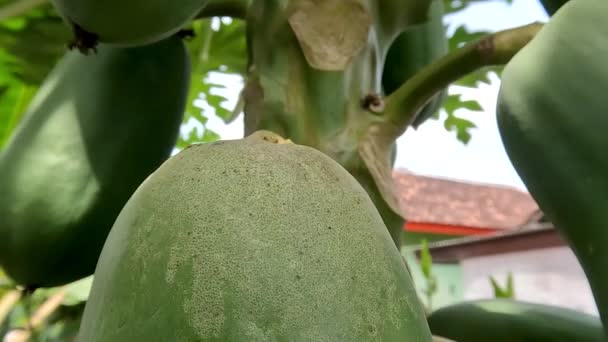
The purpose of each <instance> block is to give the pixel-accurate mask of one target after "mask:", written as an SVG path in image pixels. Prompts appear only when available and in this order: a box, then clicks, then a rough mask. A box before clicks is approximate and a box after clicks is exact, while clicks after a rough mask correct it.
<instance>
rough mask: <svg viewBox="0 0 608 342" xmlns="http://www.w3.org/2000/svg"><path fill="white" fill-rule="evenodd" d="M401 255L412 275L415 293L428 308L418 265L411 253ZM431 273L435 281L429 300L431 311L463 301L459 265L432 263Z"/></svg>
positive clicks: (424, 283) (423, 279)
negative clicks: (432, 293)
mask: <svg viewBox="0 0 608 342" xmlns="http://www.w3.org/2000/svg"><path fill="white" fill-rule="evenodd" d="M403 255H404V256H405V260H406V262H407V265H408V267H409V269H410V272H411V274H412V278H413V280H414V285H415V287H416V292H417V293H418V296H419V297H420V299H421V300H422V302H423V303H424V304H425V305H427V306H428V304H429V303H428V301H427V296H426V295H425V292H424V290H425V288H426V286H427V282H426V279H425V278H424V275H423V274H422V270H421V269H420V264H419V262H418V261H417V260H416V256H415V255H414V254H413V253H406V252H404V253H403ZM431 273H432V274H434V275H435V277H436V279H437V292H436V293H435V295H433V297H432V299H431V308H432V309H433V310H434V309H438V308H440V307H443V306H446V305H449V304H453V303H457V302H461V301H462V300H463V298H464V293H463V287H462V284H463V278H462V268H461V266H460V265H459V264H435V263H434V264H433V266H432V269H431Z"/></svg>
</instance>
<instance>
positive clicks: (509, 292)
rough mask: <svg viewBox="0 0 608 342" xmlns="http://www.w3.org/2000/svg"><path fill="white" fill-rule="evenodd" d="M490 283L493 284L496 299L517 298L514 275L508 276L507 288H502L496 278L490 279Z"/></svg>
mask: <svg viewBox="0 0 608 342" xmlns="http://www.w3.org/2000/svg"><path fill="white" fill-rule="evenodd" d="M490 283H491V284H492V289H493V290H494V297H496V298H507V299H513V298H515V289H514V286H513V275H512V274H511V272H509V274H508V275H507V284H506V286H505V287H502V286H500V284H498V282H497V281H496V279H495V278H494V277H490Z"/></svg>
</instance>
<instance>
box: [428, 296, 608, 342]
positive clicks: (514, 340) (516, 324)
mask: <svg viewBox="0 0 608 342" xmlns="http://www.w3.org/2000/svg"><path fill="white" fill-rule="evenodd" d="M428 322H429V326H430V327H431V331H432V332H433V334H435V335H439V336H442V337H447V338H450V339H453V340H455V341H463V342H487V341H492V342H541V341H542V342H573V341H576V342H605V341H606V340H605V338H604V333H603V330H602V322H601V321H600V320H599V319H598V318H597V317H595V316H591V315H588V314H585V313H582V312H578V311H575V310H571V309H566V308H562V307H555V306H550V305H544V304H536V303H529V302H523V301H518V300H512V299H504V298H500V299H481V300H473V301H466V302H461V303H457V304H453V305H449V306H445V307H442V308H440V309H438V310H436V311H434V312H433V313H432V314H431V315H430V316H429V318H428Z"/></svg>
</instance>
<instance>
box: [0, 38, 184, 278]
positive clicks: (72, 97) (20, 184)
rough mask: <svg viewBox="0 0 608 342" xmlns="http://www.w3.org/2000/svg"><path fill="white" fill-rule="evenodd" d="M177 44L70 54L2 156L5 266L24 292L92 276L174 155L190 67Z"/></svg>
mask: <svg viewBox="0 0 608 342" xmlns="http://www.w3.org/2000/svg"><path fill="white" fill-rule="evenodd" d="M188 58H189V56H188V55H187V51H186V49H185V46H184V44H183V42H182V41H181V40H180V39H179V38H178V37H171V38H169V39H167V40H163V41H161V42H158V43H156V44H153V45H149V46H146V47H138V48H129V49H122V48H120V49H119V48H113V47H110V46H103V45H102V46H100V50H99V52H98V54H97V55H91V56H83V55H82V54H80V53H79V52H76V51H74V52H68V53H67V54H66V55H65V56H64V57H63V58H62V59H61V60H60V62H59V63H58V64H57V66H56V67H55V68H54V69H53V70H52V72H51V73H50V75H49V76H48V77H47V78H46V80H45V81H44V83H43V85H42V86H41V88H40V90H39V91H38V93H37V94H36V96H35V98H34V99H33V101H32V103H31V105H30V107H29V108H28V110H27V112H26V114H25V116H24V119H23V121H22V122H20V124H19V126H18V128H17V131H16V132H15V133H14V135H13V136H12V137H11V138H10V140H9V142H8V144H7V145H6V147H5V149H4V150H3V151H2V153H1V154H0V193H1V194H2V196H0V217H1V218H2V220H0V265H1V266H2V268H4V270H5V271H6V272H7V273H8V274H9V276H10V277H11V278H12V279H13V280H15V281H16V282H17V283H19V284H22V285H24V286H27V287H32V288H35V287H50V286H58V285H62V284H66V283H69V282H72V281H75V280H77V279H79V278H82V277H85V276H88V275H90V274H92V273H93V271H94V269H95V264H96V262H97V258H98V257H99V253H100V252H101V248H102V246H103V242H104V241H105V238H106V236H107V234H108V232H109V230H110V228H111V227H112V224H113V223H114V220H115V219H116V216H117V215H118V213H119V212H120V210H121V208H122V206H123V205H124V204H125V203H126V202H127V200H128V199H129V197H130V196H131V194H132V193H133V191H135V189H136V188H137V187H138V186H139V184H140V183H141V182H142V181H143V180H144V179H145V178H146V177H147V176H148V175H149V174H150V173H152V172H153V171H154V170H155V169H156V168H157V167H158V166H160V165H161V164H162V162H164V161H165V160H166V159H167V158H168V157H169V156H170V153H171V151H172V149H173V147H174V145H175V142H176V140H177V136H178V132H179V127H180V124H181V121H182V118H183V113H184V110H185V105H186V96H187V93H188V86H189V77H190V73H189V70H190V64H189V59H188Z"/></svg>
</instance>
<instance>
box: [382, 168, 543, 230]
mask: <svg viewBox="0 0 608 342" xmlns="http://www.w3.org/2000/svg"><path fill="white" fill-rule="evenodd" d="M393 178H394V181H395V185H396V186H397V189H398V190H397V191H398V192H399V197H400V202H401V208H402V210H403V211H404V213H405V215H406V217H407V219H408V221H410V222H423V223H435V224H448V225H455V226H464V227H477V228H490V229H518V228H519V227H520V226H521V225H522V224H524V223H526V222H528V221H529V220H530V218H531V217H532V216H533V215H534V214H536V213H538V210H539V209H538V205H537V204H536V202H535V201H534V200H533V199H532V197H531V196H530V195H529V194H528V193H526V192H523V191H520V190H518V189H516V188H512V187H507V186H502V185H491V184H481V183H472V182H466V181H459V180H451V179H446V178H438V177H429V176H423V175H417V174H414V173H411V172H409V171H406V170H402V169H399V170H395V171H394V172H393Z"/></svg>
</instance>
